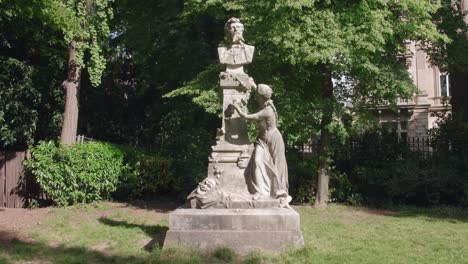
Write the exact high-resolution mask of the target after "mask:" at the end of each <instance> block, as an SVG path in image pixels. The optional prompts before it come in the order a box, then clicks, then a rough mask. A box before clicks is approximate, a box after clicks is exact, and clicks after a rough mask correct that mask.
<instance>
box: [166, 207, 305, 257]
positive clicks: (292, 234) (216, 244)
mask: <svg viewBox="0 0 468 264" xmlns="http://www.w3.org/2000/svg"><path fill="white" fill-rule="evenodd" d="M303 245H304V240H303V237H302V233H301V230H300V217H299V214H298V213H297V212H296V211H294V210H293V209H285V208H268V209H205V210H199V209H189V208H179V209H177V210H175V211H174V212H172V213H171V214H170V215H169V231H168V232H167V234H166V239H165V241H164V249H166V248H170V247H180V246H184V247H190V248H196V249H200V250H203V251H213V250H216V249H217V248H220V247H228V248H230V249H232V250H233V251H234V252H235V253H237V254H239V255H247V254H249V253H250V252H252V251H261V252H266V253H275V252H276V253H277V252H279V251H282V250H285V249H288V248H294V247H301V246H303Z"/></svg>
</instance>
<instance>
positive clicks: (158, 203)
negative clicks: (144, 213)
mask: <svg viewBox="0 0 468 264" xmlns="http://www.w3.org/2000/svg"><path fill="white" fill-rule="evenodd" d="M126 203H127V204H128V206H129V207H134V208H139V209H144V210H149V211H155V212H157V213H169V212H172V211H174V210H175V209H176V208H178V207H179V206H180V205H181V203H180V202H174V200H173V199H169V198H161V199H159V200H132V201H126Z"/></svg>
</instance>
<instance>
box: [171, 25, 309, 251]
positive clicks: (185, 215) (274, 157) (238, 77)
mask: <svg viewBox="0 0 468 264" xmlns="http://www.w3.org/2000/svg"><path fill="white" fill-rule="evenodd" d="M225 30H226V40H227V45H226V46H222V47H219V48H218V56H219V61H220V63H221V64H224V65H226V70H225V71H223V72H221V73H220V76H219V77H220V80H219V83H220V87H221V89H222V91H223V112H222V113H223V119H222V125H221V128H219V129H218V132H217V138H216V139H217V141H216V145H215V146H213V147H212V153H211V155H210V157H209V164H208V176H207V178H206V179H204V180H203V181H202V182H201V183H200V184H199V185H198V187H197V188H196V189H195V190H194V191H193V192H192V193H191V194H190V195H189V196H188V197H187V204H186V205H184V206H182V207H181V208H179V209H177V210H175V211H174V212H172V213H171V214H170V215H169V231H168V232H167V234H166V239H165V241H164V248H167V247H177V246H188V247H192V248H199V249H202V250H214V249H216V248H218V247H229V248H231V249H233V250H234V251H235V252H236V253H238V254H247V253H248V252H250V251H252V250H257V251H268V252H277V251H279V250H282V249H286V248H290V247H297V246H302V245H303V244H304V241H303V238H302V233H301V231H300V218H299V214H298V213H297V212H296V211H294V210H293V209H292V208H291V207H290V206H289V202H290V201H291V196H289V194H288V171H287V165H286V158H285V153H284V152H285V147H284V142H283V138H282V136H281V133H280V132H279V130H278V129H277V126H276V122H277V118H278V113H277V111H276V108H275V106H274V104H273V101H272V100H271V95H272V92H273V91H272V89H271V88H270V87H269V86H268V85H264V84H259V85H258V86H257V85H256V84H255V82H254V80H253V78H252V77H250V76H249V75H248V74H246V73H245V72H244V66H245V65H247V64H250V63H251V62H252V60H253V56H254V51H255V47H254V46H250V45H247V44H245V43H244V38H243V30H244V26H243V24H242V23H240V20H239V19H237V18H231V19H229V20H228V22H227V23H226V26H225ZM252 91H254V92H256V100H257V102H258V103H259V106H260V108H261V109H262V110H260V111H259V112H258V113H255V114H247V112H248V110H247V104H248V101H249V99H250V94H251V92H252ZM247 121H255V122H256V123H257V127H258V130H259V135H258V137H257V140H256V141H255V143H254V144H252V143H251V142H250V141H249V137H248V130H247Z"/></svg>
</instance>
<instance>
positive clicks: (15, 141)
mask: <svg viewBox="0 0 468 264" xmlns="http://www.w3.org/2000/svg"><path fill="white" fill-rule="evenodd" d="M32 75H33V67H31V66H29V65H26V64H24V63H22V62H21V61H18V60H15V59H12V58H1V57H0V86H1V87H2V89H0V105H2V107H1V109H0V149H4V148H6V147H9V146H15V145H17V146H18V145H21V144H29V143H32V140H33V137H34V133H35V132H36V131H35V130H36V122H37V119H38V117H37V110H36V107H37V102H38V101H39V100H37V97H39V96H40V94H39V93H38V91H37V90H35V89H33V83H32ZM23 146H24V145H23Z"/></svg>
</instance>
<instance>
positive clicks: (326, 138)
mask: <svg viewBox="0 0 468 264" xmlns="http://www.w3.org/2000/svg"><path fill="white" fill-rule="evenodd" d="M320 70H321V73H322V88H323V95H322V96H323V99H324V100H325V101H326V102H327V103H326V104H325V107H324V109H323V115H322V119H321V122H320V142H319V149H318V154H319V163H318V168H317V174H318V181H317V194H316V199H315V204H314V207H317V208H325V207H327V203H328V196H329V193H328V189H329V188H328V184H329V182H330V172H329V167H330V143H331V142H330V139H331V133H330V131H329V130H328V127H329V125H330V124H331V122H332V118H333V103H334V96H333V82H332V74H331V69H330V65H322V66H321V69H320Z"/></svg>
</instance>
